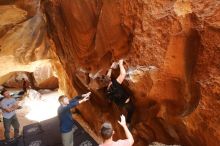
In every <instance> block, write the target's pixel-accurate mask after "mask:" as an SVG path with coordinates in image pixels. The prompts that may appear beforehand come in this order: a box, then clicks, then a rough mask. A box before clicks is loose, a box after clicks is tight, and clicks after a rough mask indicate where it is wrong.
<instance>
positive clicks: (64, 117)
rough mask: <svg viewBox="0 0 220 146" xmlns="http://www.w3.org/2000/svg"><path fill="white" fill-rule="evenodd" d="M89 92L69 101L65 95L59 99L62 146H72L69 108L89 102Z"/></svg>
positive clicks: (71, 123)
mask: <svg viewBox="0 0 220 146" xmlns="http://www.w3.org/2000/svg"><path fill="white" fill-rule="evenodd" d="M90 94H91V92H88V93H86V94H82V95H81V96H76V97H74V98H73V99H72V100H69V99H68V97H66V96H65V95H61V96H60V97H59V99H58V100H59V102H60V106H59V108H58V117H59V120H60V132H61V136H62V142H63V146H73V132H74V131H73V127H74V125H75V124H74V121H73V118H72V113H71V111H70V110H71V108H73V107H75V106H77V105H79V104H81V103H83V102H85V101H87V100H89V97H90Z"/></svg>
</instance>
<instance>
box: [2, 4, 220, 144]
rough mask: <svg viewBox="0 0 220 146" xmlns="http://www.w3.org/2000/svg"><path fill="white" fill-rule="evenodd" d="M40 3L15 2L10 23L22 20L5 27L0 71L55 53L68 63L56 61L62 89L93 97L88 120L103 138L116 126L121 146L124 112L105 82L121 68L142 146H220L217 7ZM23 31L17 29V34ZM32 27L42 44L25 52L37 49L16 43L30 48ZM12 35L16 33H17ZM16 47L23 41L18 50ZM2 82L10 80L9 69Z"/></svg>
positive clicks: (85, 111) (84, 112)
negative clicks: (116, 65)
mask: <svg viewBox="0 0 220 146" xmlns="http://www.w3.org/2000/svg"><path fill="white" fill-rule="evenodd" d="M38 2H39V1H38V0H32V1H28V2H27V0H26V1H25V0H22V1H16V6H17V7H19V8H21V9H22V10H21V9H17V8H14V7H13V9H12V11H9V12H8V13H9V14H10V13H13V12H15V11H16V14H17V15H18V16H16V17H14V16H15V15H14V14H13V15H9V14H7V15H5V17H1V18H4V19H0V22H1V24H2V22H4V25H2V26H0V44H1V52H0V55H1V56H0V63H1V62H4V61H5V60H6V59H5V58H8V59H10V60H9V61H11V62H13V63H14V62H18V61H20V62H21V63H26V62H31V61H35V60H38V59H44V58H49V57H48V55H47V53H48V49H49V48H52V52H53V53H54V56H57V57H55V58H59V61H60V62H61V64H60V63H59V61H58V60H57V59H55V60H54V64H53V66H54V68H55V69H56V70H57V76H58V77H59V84H60V88H61V89H62V90H63V91H64V92H65V93H66V94H67V95H69V96H72V95H74V94H76V91H77V92H78V93H83V92H86V91H88V90H91V91H92V92H93V97H92V99H91V101H90V102H88V103H84V104H82V105H80V107H79V110H80V111H81V113H82V116H83V117H84V119H85V120H86V121H87V122H88V123H89V125H90V126H91V127H93V130H94V131H95V132H96V133H99V130H100V126H101V124H102V123H103V122H104V121H106V120H108V121H111V122H112V123H113V125H114V128H115V131H116V134H115V138H122V137H124V135H123V130H122V129H121V128H120V127H119V126H118V124H117V120H118V119H119V115H120V114H121V113H123V111H122V110H121V109H119V108H118V107H117V106H116V105H114V104H111V105H109V103H108V102H107V100H106V97H105V96H104V94H103V90H102V89H103V88H102V87H103V86H102V84H101V83H100V80H99V79H98V77H99V76H101V75H104V74H105V73H106V71H107V69H108V68H109V67H110V64H111V63H112V62H113V61H117V60H118V59H120V58H124V60H125V66H126V69H127V71H128V77H127V78H126V81H125V82H124V84H123V85H124V87H125V88H126V89H128V90H129V91H130V92H131V93H132V98H133V100H134V104H135V113H134V116H133V119H132V126H133V129H132V133H133V135H134V137H135V146H146V145H147V144H148V143H151V142H153V141H159V142H162V143H166V144H181V145H186V146H195V145H201V146H203V145H204V146H210V145H212V146H218V145H219V143H220V124H219V123H220V116H219V115H220V112H219V109H220V102H219V99H220V45H219V42H220V2H219V1H218V0H206V1H202V0H184V1H183V0H176V1H171V0H170V1H165V0H154V1H146V0H120V1H118V0H89V1H88V0H78V1H76V0H75V1H72V0H59V1H58V0H53V1H42V2H41V3H38ZM36 6H37V7H36ZM24 10H25V11H24ZM37 10H38V11H37ZM39 10H42V11H43V13H44V14H42V13H41V11H39ZM6 16H11V17H6ZM32 16H34V17H32ZM6 18H10V19H6ZM45 18H46V19H45ZM26 19H28V20H30V21H26ZM8 20H10V21H8ZM6 22H7V23H6ZM12 22H13V23H12ZM21 22H22V23H21ZM23 22H24V23H23ZM17 23H20V25H14V24H17ZM32 23H33V24H34V25H33V30H37V31H33V33H34V32H36V34H35V33H34V34H35V35H36V36H35V35H32V37H31V38H30V40H29V39H25V40H26V41H23V42H25V43H23V44H30V45H23V46H22V44H21V42H22V41H21V40H23V39H21V38H20V37H17V35H18V34H20V33H24V34H25V36H26V37H24V38H28V37H27V36H29V34H30V33H31V32H32V31H30V30H32V29H31V28H32V27H31V26H32V25H30V24H32ZM14 26H16V27H15V28H17V29H16V31H15V30H11V27H14ZM25 26H28V27H25ZM24 28H26V29H25V31H22V30H24ZM27 28H29V29H27ZM46 30H47V32H48V33H49V36H50V39H51V40H50V39H48V38H47V33H46V32H45V31H46ZM27 32H29V33H27ZM37 32H38V33H37ZM38 36H44V37H45V38H46V40H43V41H42V39H38V38H41V37H38ZM10 40H17V41H15V42H14V43H13V45H12V46H11V45H10V44H11V43H9V42H10ZM33 40H34V41H33ZM49 40H50V41H49ZM30 42H35V43H30ZM45 44H46V45H45ZM48 45H49V46H50V47H48ZM26 46H31V47H26ZM7 48H10V51H8V50H7ZM14 52H17V53H14ZM24 52H26V53H24ZM36 52H38V53H36ZM2 54H3V55H2ZM11 54H12V55H11ZM14 56H15V57H14ZM45 56H46V57H45ZM4 57H5V58H4ZM16 57H17V58H16ZM9 65H10V63H9ZM19 69H24V68H19ZM19 69H16V71H17V70H19ZM13 71H14V70H13ZM5 72H7V73H9V72H11V68H10V69H7V70H5ZM5 72H3V73H2V72H0V73H1V74H0V75H1V76H2V75H5ZM117 74H118V70H116V71H114V72H113V75H114V76H117Z"/></svg>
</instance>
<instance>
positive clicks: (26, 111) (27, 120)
mask: <svg viewBox="0 0 220 146" xmlns="http://www.w3.org/2000/svg"><path fill="white" fill-rule="evenodd" d="M11 91H12V90H11ZM40 92H41V98H40V100H38V99H36V100H35V99H34V100H32V101H30V100H27V99H28V98H27V97H26V98H24V99H23V100H22V101H19V103H20V104H21V105H22V107H23V108H22V109H20V110H17V111H16V113H17V117H18V119H19V122H20V133H21V134H22V129H23V127H24V126H26V125H29V124H32V123H36V122H39V121H43V120H46V119H49V118H52V117H54V116H56V113H57V108H58V106H59V103H58V100H57V99H58V97H59V95H60V94H59V93H58V92H57V91H40ZM74 119H75V120H77V121H78V122H79V123H80V125H81V126H82V127H84V129H85V130H86V131H87V132H88V133H89V134H90V135H91V136H92V137H93V138H94V139H95V140H96V141H97V142H100V141H101V139H100V138H99V137H98V136H97V135H96V134H95V133H94V132H93V131H92V130H91V129H90V127H89V126H88V124H87V123H86V122H85V121H84V120H83V119H82V118H81V116H80V115H77V114H74ZM11 137H13V128H11ZM0 139H1V140H2V139H4V128H3V122H1V123H0Z"/></svg>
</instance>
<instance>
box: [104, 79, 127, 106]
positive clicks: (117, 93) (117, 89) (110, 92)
mask: <svg viewBox="0 0 220 146" xmlns="http://www.w3.org/2000/svg"><path fill="white" fill-rule="evenodd" d="M107 97H108V98H109V99H110V100H111V101H113V102H115V103H116V104H117V105H119V106H123V105H124V104H125V101H126V100H127V99H128V98H129V94H128V92H127V91H126V90H125V89H124V88H123V87H122V85H121V84H119V83H118V81H117V80H112V84H111V85H110V87H109V88H108V89H107Z"/></svg>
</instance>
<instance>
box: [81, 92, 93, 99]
mask: <svg viewBox="0 0 220 146" xmlns="http://www.w3.org/2000/svg"><path fill="white" fill-rule="evenodd" d="M90 94H91V92H87V93H86V94H82V97H84V98H85V97H89V96H90Z"/></svg>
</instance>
